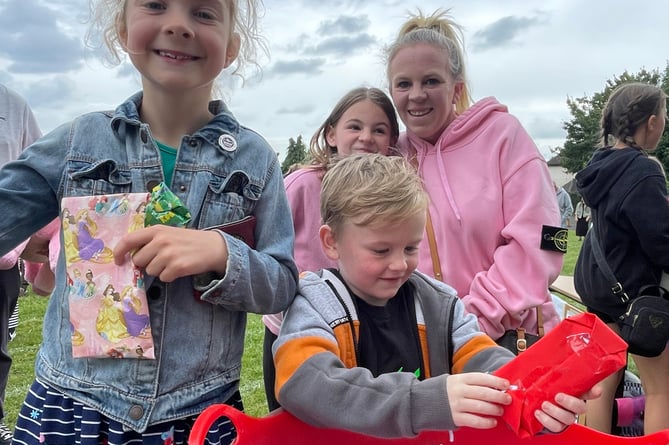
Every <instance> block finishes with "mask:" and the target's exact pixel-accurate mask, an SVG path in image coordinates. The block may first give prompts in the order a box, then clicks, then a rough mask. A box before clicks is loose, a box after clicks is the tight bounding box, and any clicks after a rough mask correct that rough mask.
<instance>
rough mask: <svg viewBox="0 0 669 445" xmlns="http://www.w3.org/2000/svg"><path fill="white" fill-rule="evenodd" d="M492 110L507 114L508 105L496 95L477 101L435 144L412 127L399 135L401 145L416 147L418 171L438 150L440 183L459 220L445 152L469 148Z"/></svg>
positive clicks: (409, 154)
mask: <svg viewBox="0 0 669 445" xmlns="http://www.w3.org/2000/svg"><path fill="white" fill-rule="evenodd" d="M493 113H505V114H508V108H507V107H506V105H502V104H500V103H499V102H498V101H497V99H495V98H494V97H487V98H485V99H482V100H480V101H478V102H476V103H475V104H474V105H472V106H471V107H469V108H468V109H467V110H465V112H464V113H462V114H461V115H459V116H458V117H456V118H455V120H453V122H451V123H450V124H449V125H448V126H447V127H446V129H445V130H444V131H443V133H442V134H441V136H439V139H438V140H437V142H436V143H435V144H434V145H432V144H430V143H429V142H427V141H425V140H423V139H421V138H420V137H418V136H416V135H415V134H414V133H412V132H411V131H409V130H407V131H406V133H404V134H402V135H400V141H399V146H400V147H413V149H414V150H415V156H416V158H415V159H416V163H417V170H418V172H419V173H421V172H422V167H423V161H424V160H425V157H426V155H427V153H429V152H432V151H434V152H436V154H437V166H438V167H439V173H440V174H439V178H440V180H441V186H442V188H443V190H444V193H445V195H446V197H447V198H448V204H449V206H450V207H451V209H452V210H453V213H454V214H455V217H456V219H457V220H458V221H461V216H460V211H459V209H458V206H457V203H456V202H455V199H453V192H452V191H451V187H450V184H449V183H448V175H446V172H445V171H444V162H443V159H442V153H444V152H447V151H451V150H458V149H461V148H464V147H466V146H467V145H468V144H469V143H470V142H471V141H472V140H473V139H475V138H476V137H477V136H478V135H479V134H480V133H481V132H482V131H483V130H482V129H483V128H485V126H483V125H482V123H483V122H484V121H487V120H488V119H489V118H490V115H491V114H493ZM407 155H408V156H407V157H408V158H409V159H411V158H412V157H413V155H414V153H407ZM421 176H422V174H421Z"/></svg>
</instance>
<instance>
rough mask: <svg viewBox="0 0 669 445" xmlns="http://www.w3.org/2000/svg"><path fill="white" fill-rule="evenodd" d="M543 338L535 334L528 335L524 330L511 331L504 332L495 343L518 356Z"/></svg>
mask: <svg viewBox="0 0 669 445" xmlns="http://www.w3.org/2000/svg"><path fill="white" fill-rule="evenodd" d="M540 338H541V337H540V336H538V335H535V334H528V333H527V332H526V331H525V329H524V328H518V329H509V330H508V331H506V332H504V335H502V336H501V337H500V338H498V339H497V340H496V341H495V343H497V344H498V345H500V346H502V347H504V348H506V349H508V350H509V351H511V352H513V353H514V354H515V355H518V354H519V353H521V352H524V351H526V350H527V348H529V347H530V346H532V345H533V344H535V343H536V342H537V341H538V340H539V339H540Z"/></svg>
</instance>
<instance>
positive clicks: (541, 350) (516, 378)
mask: <svg viewBox="0 0 669 445" xmlns="http://www.w3.org/2000/svg"><path fill="white" fill-rule="evenodd" d="M626 361H627V344H626V343H625V342H624V341H623V340H622V339H621V338H620V337H619V336H618V335H617V334H616V333H615V332H613V331H612V330H611V329H610V328H609V327H608V326H606V324H604V323H603V322H602V321H601V320H599V318H597V317H596V316H595V315H593V314H589V313H584V314H579V315H575V316H573V317H568V318H566V319H564V320H563V321H562V322H561V323H560V324H558V325H557V326H556V327H555V328H554V329H553V330H551V331H550V332H549V333H548V334H547V335H546V336H544V337H543V338H542V339H541V340H539V341H538V342H537V343H536V344H534V346H532V347H531V348H529V349H527V351H525V352H523V353H521V354H520V355H519V356H518V357H516V358H515V359H514V360H512V361H510V362H509V363H507V364H506V365H504V366H503V367H501V368H500V369H498V370H497V371H496V372H495V375H497V376H500V377H504V378H505V379H508V380H509V381H510V382H511V389H510V390H509V394H510V395H511V397H512V398H513V401H512V402H511V405H509V406H507V407H506V408H505V410H504V415H503V416H502V418H503V419H504V420H505V421H506V423H507V424H508V425H509V427H511V429H512V430H513V431H514V432H515V433H516V434H517V435H518V436H519V437H521V438H524V437H529V436H533V435H535V434H536V433H538V432H539V431H541V430H542V429H543V426H542V425H541V423H539V421H538V420H537V419H536V418H535V416H534V412H535V411H536V410H538V409H540V407H541V404H542V403H543V402H544V401H546V400H548V401H553V400H555V395H556V394H557V393H560V392H562V393H565V394H570V395H573V396H576V397H578V396H580V395H582V394H584V393H585V392H587V391H588V390H589V389H590V388H592V387H593V386H594V385H595V383H597V382H599V381H601V380H602V379H604V378H605V377H607V376H609V375H611V374H613V373H614V372H616V371H617V370H619V369H621V368H622V367H623V366H625V362H626Z"/></svg>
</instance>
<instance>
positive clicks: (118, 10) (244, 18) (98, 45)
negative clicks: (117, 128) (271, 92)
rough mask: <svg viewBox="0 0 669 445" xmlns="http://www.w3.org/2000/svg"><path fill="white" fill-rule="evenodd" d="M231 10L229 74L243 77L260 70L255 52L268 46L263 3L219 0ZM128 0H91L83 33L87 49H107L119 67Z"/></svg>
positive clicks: (109, 55)
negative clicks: (233, 45) (233, 36)
mask: <svg viewBox="0 0 669 445" xmlns="http://www.w3.org/2000/svg"><path fill="white" fill-rule="evenodd" d="M222 1H225V2H226V4H227V5H228V6H229V7H230V17H232V23H233V29H232V32H236V33H238V34H239V37H240V48H239V55H238V56H237V59H236V60H235V62H234V63H233V65H234V69H233V70H232V71H231V74H237V75H239V76H240V77H242V78H243V77H244V76H243V75H244V71H245V68H246V67H247V66H249V65H251V66H253V67H255V68H257V69H258V70H259V69H260V67H259V64H258V60H257V56H258V50H261V51H262V52H264V53H265V54H268V49H267V43H266V41H265V39H264V38H263V37H262V36H261V34H260V32H259V29H258V15H259V11H260V10H261V9H262V0H222ZM127 2H128V0H90V3H89V10H90V27H89V29H88V32H87V33H86V39H85V40H86V46H87V47H89V48H91V49H93V50H98V49H102V48H103V47H106V49H107V57H106V58H105V60H106V62H107V63H108V64H109V65H112V66H114V65H119V64H120V63H121V61H122V59H123V57H122V55H121V54H122V53H123V52H124V51H123V47H122V46H121V42H120V37H119V32H120V31H121V30H123V29H124V27H125V10H126V5H127Z"/></svg>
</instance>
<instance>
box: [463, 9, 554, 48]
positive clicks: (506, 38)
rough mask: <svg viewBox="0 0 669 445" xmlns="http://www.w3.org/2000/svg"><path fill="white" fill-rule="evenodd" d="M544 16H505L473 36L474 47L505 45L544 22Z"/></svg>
mask: <svg viewBox="0 0 669 445" xmlns="http://www.w3.org/2000/svg"><path fill="white" fill-rule="evenodd" d="M544 22H545V20H544V19H543V18H542V17H539V16H535V17H531V18H529V17H515V16H507V17H503V18H501V19H499V20H497V21H496V22H493V23H491V24H490V25H488V26H486V27H485V28H483V29H482V30H480V31H477V32H476V33H475V34H474V36H473V48H474V49H477V50H482V51H485V50H487V49H491V48H496V47H500V46H505V45H507V44H509V43H512V42H513V41H514V39H515V38H516V37H518V36H519V35H520V34H521V33H522V32H524V31H526V30H527V29H529V28H532V27H533V26H536V25H539V24H541V23H544Z"/></svg>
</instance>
